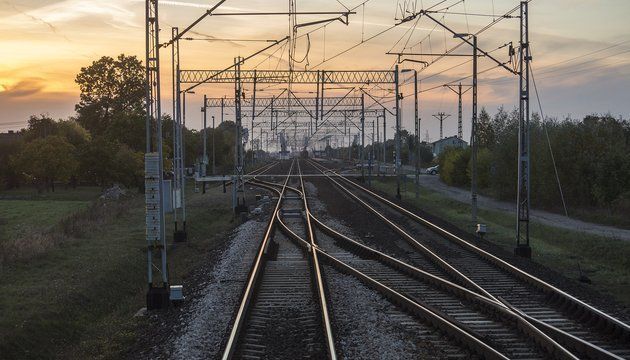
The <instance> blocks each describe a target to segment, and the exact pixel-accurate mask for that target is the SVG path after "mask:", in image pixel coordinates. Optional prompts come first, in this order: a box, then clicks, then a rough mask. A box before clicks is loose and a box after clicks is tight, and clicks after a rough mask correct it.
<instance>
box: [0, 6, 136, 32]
mask: <svg viewBox="0 0 630 360" xmlns="http://www.w3.org/2000/svg"><path fill="white" fill-rule="evenodd" d="M4 3H6V4H9V5H11V6H13V7H14V8H15V9H16V11H18V14H14V15H10V16H6V17H4V18H2V19H0V20H1V22H2V23H3V25H4V26H5V27H11V28H19V29H30V28H33V20H36V21H38V22H40V23H43V24H45V25H46V26H47V27H49V28H50V29H51V30H52V31H53V32H57V31H58V30H59V26H60V25H62V24H67V23H73V22H77V21H83V20H89V23H90V25H91V26H94V25H95V24H97V23H98V21H97V20H96V19H99V18H101V19H102V18H105V19H107V20H106V21H105V24H108V25H112V26H124V27H139V26H140V23H139V22H138V19H139V18H140V17H139V16H137V15H138V14H136V12H134V11H132V10H130V9H128V8H127V7H128V2H127V1H123V0H109V1H92V0H64V1H59V2H56V3H53V4H49V5H45V6H41V7H38V8H34V9H31V10H19V9H18V8H16V6H15V5H13V4H12V3H10V2H7V1H4Z"/></svg>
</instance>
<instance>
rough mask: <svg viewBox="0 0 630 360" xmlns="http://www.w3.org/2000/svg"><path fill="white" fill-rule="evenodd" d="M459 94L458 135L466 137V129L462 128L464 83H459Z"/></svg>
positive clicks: (461, 137)
mask: <svg viewBox="0 0 630 360" xmlns="http://www.w3.org/2000/svg"><path fill="white" fill-rule="evenodd" d="M457 96H458V99H459V101H458V103H457V137H458V138H460V140H461V139H463V138H464V130H463V128H462V83H461V82H460V83H459V86H458V87H457Z"/></svg>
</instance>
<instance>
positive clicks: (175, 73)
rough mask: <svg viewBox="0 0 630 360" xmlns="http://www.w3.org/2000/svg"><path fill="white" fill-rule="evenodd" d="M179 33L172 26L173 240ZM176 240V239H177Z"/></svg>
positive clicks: (175, 212)
mask: <svg viewBox="0 0 630 360" xmlns="http://www.w3.org/2000/svg"><path fill="white" fill-rule="evenodd" d="M178 34H179V31H178V29H177V28H176V27H173V28H171V39H172V40H174V41H173V44H172V47H171V69H172V70H173V72H172V80H173V92H172V95H173V118H172V121H173V191H172V195H173V197H172V199H173V200H174V202H173V204H174V206H173V221H174V223H175V233H174V234H173V240H175V239H176V237H177V225H178V224H177V206H176V205H177V204H176V203H175V202H176V201H177V200H176V199H175V196H176V195H177V190H178V189H179V164H178V161H177V157H178V147H179V145H178V141H179V138H178V136H177V133H178V129H177V125H178V123H179V118H180V114H179V110H180V107H179V101H180V93H179V89H178V85H179V81H178V80H179V79H177V77H178V76H179V73H178V70H179V39H177V35H178ZM175 241H176V240H175Z"/></svg>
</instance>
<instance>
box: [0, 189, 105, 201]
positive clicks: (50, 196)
mask: <svg viewBox="0 0 630 360" xmlns="http://www.w3.org/2000/svg"><path fill="white" fill-rule="evenodd" d="M101 193H102V189H101V188H100V187H97V186H79V187H77V188H76V189H73V188H70V187H65V186H58V187H57V188H56V189H55V191H54V192H52V191H42V192H39V191H37V189H35V188H32V187H21V188H19V189H11V190H2V191H0V200H15V199H19V200H60V201H91V200H94V199H96V198H97V197H98V196H99V195H100V194H101Z"/></svg>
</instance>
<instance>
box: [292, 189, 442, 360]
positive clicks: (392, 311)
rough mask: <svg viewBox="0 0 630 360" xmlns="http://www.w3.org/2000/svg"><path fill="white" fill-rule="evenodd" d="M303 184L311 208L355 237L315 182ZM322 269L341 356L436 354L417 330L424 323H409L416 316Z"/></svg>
mask: <svg viewBox="0 0 630 360" xmlns="http://www.w3.org/2000/svg"><path fill="white" fill-rule="evenodd" d="M304 186H305V187H306V192H307V194H308V196H309V198H308V202H309V207H310V210H311V212H312V213H313V214H314V215H315V216H317V217H318V218H319V219H320V220H322V221H324V222H325V223H326V225H328V226H330V227H331V228H333V229H335V230H337V231H340V232H342V233H344V234H346V235H348V236H350V237H351V238H353V239H356V236H355V235H354V234H353V232H352V230H351V229H350V228H349V227H348V226H346V225H345V224H343V222H341V221H339V220H337V219H335V218H331V217H329V216H328V215H327V214H326V204H324V203H322V202H321V201H320V200H319V199H317V188H316V187H315V185H313V184H312V183H310V182H306V183H305V184H304ZM322 235H323V234H322ZM324 250H325V246H324ZM324 271H325V278H326V281H327V287H328V289H329V295H330V304H331V310H332V316H333V323H334V324H335V329H334V331H335V338H336V339H337V341H338V342H339V345H338V346H339V348H338V349H337V351H338V352H339V353H340V354H343V357H344V358H346V359H374V358H379V359H419V358H432V357H434V356H436V355H437V354H436V351H435V349H433V348H432V347H431V345H430V344H428V343H427V342H426V341H423V340H420V339H421V338H422V337H419V336H418V334H417V333H416V332H417V330H418V328H423V327H424V326H423V325H422V324H419V323H417V325H412V326H409V324H414V323H416V320H415V319H413V318H412V317H411V316H409V315H407V314H406V313H403V312H401V311H400V310H398V308H397V307H396V306H395V305H393V304H392V303H390V302H389V301H388V300H386V299H384V298H383V297H382V296H380V295H379V294H378V293H377V292H376V291H374V290H372V289H370V288H368V287H367V286H365V285H364V284H363V283H361V282H360V281H359V280H357V279H356V278H355V277H353V276H351V275H346V274H342V273H340V272H338V271H337V270H336V269H334V268H332V267H330V266H328V265H326V266H324ZM403 323H405V324H406V325H405V324H403ZM419 340H420V341H419Z"/></svg>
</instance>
